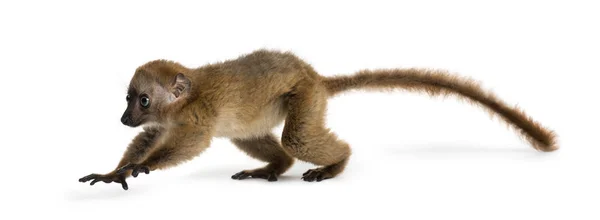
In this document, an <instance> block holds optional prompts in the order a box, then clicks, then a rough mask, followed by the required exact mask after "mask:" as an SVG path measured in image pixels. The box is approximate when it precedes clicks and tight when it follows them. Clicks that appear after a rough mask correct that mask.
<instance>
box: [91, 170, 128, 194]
mask: <svg viewBox="0 0 600 220" xmlns="http://www.w3.org/2000/svg"><path fill="white" fill-rule="evenodd" d="M90 180H92V182H90V185H94V184H95V183H97V182H100V181H102V182H105V183H111V182H115V183H120V184H121V186H122V187H123V189H124V190H127V189H129V186H127V182H125V175H122V174H117V173H114V172H113V173H109V174H104V175H102V174H95V173H93V174H90V175H87V176H84V177H82V178H80V179H79V182H82V183H85V182H87V181H90Z"/></svg>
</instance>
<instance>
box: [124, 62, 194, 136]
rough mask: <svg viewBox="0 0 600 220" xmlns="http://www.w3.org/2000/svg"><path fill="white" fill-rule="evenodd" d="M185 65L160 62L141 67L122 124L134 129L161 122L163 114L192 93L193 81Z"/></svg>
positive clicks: (136, 72)
mask: <svg viewBox="0 0 600 220" xmlns="http://www.w3.org/2000/svg"><path fill="white" fill-rule="evenodd" d="M184 72H188V71H186V68H185V67H183V66H182V65H180V64H178V63H175V62H171V61H166V60H156V61H151V62H149V63H146V64H144V65H143V66H141V67H139V68H138V69H137V70H136V71H135V74H134V75H133V78H132V79H131V82H130V83H129V88H128V89H127V97H126V100H127V109H126V110H125V112H124V113H123V116H122V117H121V122H122V123H123V124H124V125H127V126H130V127H137V126H140V125H142V124H146V123H152V122H160V120H161V118H160V112H161V110H162V109H164V108H165V107H166V106H168V105H169V104H171V103H173V102H175V101H176V100H177V99H178V98H180V97H181V96H182V95H184V94H185V93H187V92H188V90H189V88H190V85H191V82H190V80H189V79H188V78H187V77H186V76H185V75H184Z"/></svg>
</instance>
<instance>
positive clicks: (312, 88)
mask: <svg viewBox="0 0 600 220" xmlns="http://www.w3.org/2000/svg"><path fill="white" fill-rule="evenodd" d="M287 105H288V116H287V118H286V120H285V126H284V129H283V135H282V144H283V147H284V148H285V149H286V151H287V152H288V153H290V154H291V155H292V156H294V157H296V158H298V159H300V160H303V161H307V162H310V163H313V164H316V165H319V166H320V167H318V168H316V169H311V170H309V171H307V172H306V173H304V174H303V177H302V179H303V180H305V181H309V182H312V181H315V180H316V181H321V180H324V179H329V178H333V177H335V176H336V175H338V174H339V173H341V172H342V171H343V170H344V167H345V166H346V163H347V162H348V158H349V157H350V147H349V146H348V144H347V143H346V142H344V141H341V140H339V139H338V138H337V136H336V135H335V134H334V133H332V132H331V131H329V129H328V128H326V127H325V113H326V106H327V94H326V91H325V89H324V88H323V87H322V86H321V85H320V84H317V83H314V82H305V83H303V84H301V85H298V86H296V87H295V88H294V91H293V92H292V93H291V95H290V96H289V97H288V100H287Z"/></svg>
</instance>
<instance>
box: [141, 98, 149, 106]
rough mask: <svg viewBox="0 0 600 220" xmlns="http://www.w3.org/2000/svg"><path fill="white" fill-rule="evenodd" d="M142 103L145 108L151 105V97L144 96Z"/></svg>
mask: <svg viewBox="0 0 600 220" xmlns="http://www.w3.org/2000/svg"><path fill="white" fill-rule="evenodd" d="M140 105H142V107H144V108H148V107H150V98H148V97H147V96H142V97H141V98H140Z"/></svg>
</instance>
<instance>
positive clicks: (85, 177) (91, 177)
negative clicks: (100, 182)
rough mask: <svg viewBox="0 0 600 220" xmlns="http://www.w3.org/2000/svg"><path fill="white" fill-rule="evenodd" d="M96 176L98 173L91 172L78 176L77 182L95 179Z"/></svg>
mask: <svg viewBox="0 0 600 220" xmlns="http://www.w3.org/2000/svg"><path fill="white" fill-rule="evenodd" d="M96 177H98V174H95V173H93V174H90V175H87V176H84V177H81V178H79V182H82V183H85V182H87V181H90V180H91V179H95V178H96Z"/></svg>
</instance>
